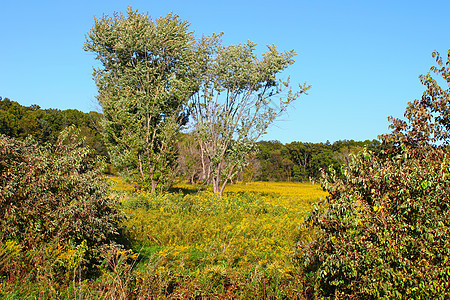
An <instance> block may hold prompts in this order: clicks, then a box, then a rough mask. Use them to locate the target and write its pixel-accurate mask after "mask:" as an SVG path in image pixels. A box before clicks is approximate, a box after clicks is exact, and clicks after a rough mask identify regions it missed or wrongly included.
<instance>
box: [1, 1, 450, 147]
mask: <svg viewBox="0 0 450 300" xmlns="http://www.w3.org/2000/svg"><path fill="white" fill-rule="evenodd" d="M128 6H131V7H132V8H133V9H138V10H139V11H141V12H149V14H150V15H151V17H152V18H154V19H156V18H158V17H160V16H163V15H166V14H167V13H169V12H170V11H173V12H174V13H176V14H178V15H180V17H181V18H182V19H183V20H187V21H189V22H190V23H191V27H190V28H191V30H193V31H194V32H195V34H196V35H197V36H198V37H199V36H201V35H202V34H211V33H213V32H224V38H223V40H224V43H225V44H231V43H232V44H236V43H240V42H246V41H247V40H251V41H254V42H256V43H257V44H258V46H259V48H258V50H260V51H263V50H264V49H265V45H267V44H275V45H277V46H278V48H279V49H281V50H290V49H294V50H295V51H296V52H297V53H298V56H297V57H296V63H295V64H294V65H292V66H291V67H290V68H289V70H288V72H287V73H289V74H290V75H291V80H292V82H304V81H307V82H308V83H310V84H311V85H312V89H311V90H310V93H309V95H308V96H304V97H303V98H301V99H300V100H299V101H298V102H297V103H296V104H295V105H294V107H292V109H290V110H289V112H288V114H286V115H284V116H283V118H282V120H281V121H278V122H276V124H275V125H274V126H272V127H271V128H270V130H269V132H268V134H267V135H265V136H264V138H263V139H265V140H279V141H281V142H291V141H304V142H325V141H327V140H329V141H330V142H334V141H336V140H342V139H354V140H365V139H373V138H376V137H377V135H379V134H381V133H384V132H388V125H389V123H388V122H387V117H388V116H389V115H392V116H396V117H402V116H403V112H404V110H405V107H406V104H407V102H408V101H412V100H414V99H416V98H420V96H421V94H422V92H423V90H424V89H423V87H422V86H421V84H420V82H419V80H418V76H419V75H420V74H423V73H426V72H428V70H429V67H430V66H431V65H432V64H433V59H432V58H431V53H432V51H433V50H435V49H436V50H438V51H440V52H441V54H444V55H445V54H446V52H447V49H448V48H450V40H448V38H449V29H450V18H449V17H448V11H450V1H395V0H390V1H384V0H382V1H380V0H379V1H371V0H366V1H363V0H361V1H345V0H340V1H336V0H329V1H312V0H311V1H301V0H299V1H286V0H277V1H245V0H240V1H235V0H232V1H195V0H192V1H170V0H166V1H151V0H146V1H114V0H108V1H103V0H102V1H95V0H94V1H92V0H91V1H85V0H81V1H46V0H41V1H31V0H30V1H21V0H0V16H1V18H0V20H1V26H0V96H1V97H3V98H6V97H7V98H10V99H11V100H14V101H17V102H19V103H20V104H22V105H26V106H29V105H31V104H38V105H40V106H41V107H42V108H58V109H68V108H74V109H78V110H81V111H84V112H88V111H91V110H99V107H98V104H97V102H96V99H95V95H96V93H97V91H96V87H95V84H94V82H93V80H92V66H93V65H94V64H95V59H94V54H92V53H87V52H84V51H83V49H82V47H83V43H84V41H85V34H86V33H87V32H88V31H89V30H90V28H91V27H92V25H93V22H94V16H97V17H100V16H102V14H108V15H112V14H113V13H114V11H118V12H126V9H127V7H128Z"/></svg>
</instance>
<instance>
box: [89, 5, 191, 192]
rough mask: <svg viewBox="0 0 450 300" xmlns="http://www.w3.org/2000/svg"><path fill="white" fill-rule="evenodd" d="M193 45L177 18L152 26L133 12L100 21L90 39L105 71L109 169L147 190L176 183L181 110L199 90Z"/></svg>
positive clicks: (102, 89)
mask: <svg viewBox="0 0 450 300" xmlns="http://www.w3.org/2000/svg"><path fill="white" fill-rule="evenodd" d="M193 43H194V38H193V36H192V34H191V33H190V32H189V31H188V23H187V22H185V21H181V20H180V19H179V17H178V16H176V15H173V14H168V15H167V16H165V17H162V18H159V19H157V20H156V21H155V22H153V21H152V20H151V19H150V18H149V17H148V15H144V14H140V13H138V12H137V11H133V10H132V9H131V8H130V9H128V13H127V16H124V15H123V14H120V15H119V14H115V15H114V16H113V17H108V16H103V17H102V18H101V19H95V24H94V26H93V27H92V29H91V31H90V32H89V34H88V35H87V41H86V43H85V45H84V49H85V50H86V51H91V52H94V53H96V54H97V59H98V60H100V62H101V63H102V67H101V68H98V69H95V71H94V79H95V82H96V84H97V88H98V93H99V94H98V96H97V98H98V100H99V103H100V105H101V106H102V108H103V114H104V118H103V120H102V124H103V128H104V138H105V142H106V144H107V147H108V151H109V153H110V157H111V162H112V163H113V164H114V166H115V167H116V168H117V169H118V170H119V171H122V172H123V174H125V175H126V176H127V177H128V178H129V179H130V180H131V181H133V182H136V183H138V184H139V185H140V186H141V187H142V188H144V189H146V190H149V189H151V190H152V191H164V190H167V189H168V188H169V187H170V185H171V184H172V181H173V178H174V173H175V172H174V168H175V166H176V150H177V149H176V145H177V144H176V138H177V132H178V130H179V128H180V126H181V125H183V124H184V123H185V122H186V115H185V113H184V112H183V105H184V103H185V102H186V101H187V99H188V98H189V97H190V96H191V95H192V94H193V93H194V92H195V91H196V89H197V84H196V81H195V80H192V78H193V77H194V75H195V74H194V73H195V65H194V61H195V60H194V58H195V57H194V51H193Z"/></svg>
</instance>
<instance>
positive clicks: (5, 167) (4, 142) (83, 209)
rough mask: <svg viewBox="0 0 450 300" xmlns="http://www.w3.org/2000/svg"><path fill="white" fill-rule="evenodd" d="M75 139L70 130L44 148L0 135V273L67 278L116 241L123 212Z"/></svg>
mask: <svg viewBox="0 0 450 300" xmlns="http://www.w3.org/2000/svg"><path fill="white" fill-rule="evenodd" d="M81 144H82V141H80V138H79V133H78V132H77V131H76V129H75V128H74V127H70V128H68V129H67V130H64V131H63V132H62V133H61V135H60V136H59V138H58V140H57V142H56V144H55V145H47V146H45V147H44V146H41V145H39V144H38V143H37V142H35V141H34V140H33V139H31V138H27V139H25V140H23V141H21V140H17V139H14V138H10V137H7V136H4V135H0V228H2V230H1V233H0V252H4V253H5V254H4V255H2V260H1V261H0V277H2V278H3V277H6V278H9V279H10V280H14V278H16V279H17V278H21V277H22V278H29V279H30V280H35V279H39V278H41V277H42V276H43V277H44V278H47V279H48V280H55V282H65V281H67V280H68V279H70V278H73V272H75V271H74V270H75V269H79V272H81V270H82V269H83V268H84V266H89V267H90V268H92V266H93V265H95V264H98V263H99V262H100V261H99V260H101V253H102V252H103V251H105V250H106V249H107V248H108V247H110V245H112V244H111V243H112V242H113V241H114V240H116V239H117V237H118V224H119V222H120V220H121V216H120V214H119V213H118V211H117V210H116V209H115V208H114V202H113V201H112V200H110V199H109V198H108V192H107V185H106V182H105V181H104V180H103V179H102V177H101V171H100V170H101V168H100V167H101V164H100V162H98V161H95V160H94V159H93V158H92V156H90V154H89V153H90V150H89V149H88V148H85V147H82V146H81ZM19 248H20V251H19V252H17V251H15V250H14V249H19ZM11 249H12V250H11ZM3 259H5V260H3ZM92 271H93V269H90V270H86V273H91V272H92ZM84 273H85V271H83V274H84ZM68 274H69V275H70V276H69V275H68Z"/></svg>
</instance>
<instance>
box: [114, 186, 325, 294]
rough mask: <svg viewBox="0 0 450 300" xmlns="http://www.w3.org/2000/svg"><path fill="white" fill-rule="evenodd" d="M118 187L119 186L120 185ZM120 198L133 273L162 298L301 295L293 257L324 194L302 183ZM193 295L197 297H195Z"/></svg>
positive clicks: (298, 273)
mask: <svg viewBox="0 0 450 300" xmlns="http://www.w3.org/2000/svg"><path fill="white" fill-rule="evenodd" d="M119 184H121V183H119ZM175 190H178V191H179V193H167V194H164V195H152V194H147V193H139V194H136V193H135V194H128V193H124V194H122V197H123V198H122V201H121V205H122V209H123V211H124V212H125V214H126V215H128V216H129V217H128V219H127V220H126V221H125V222H124V226H125V228H126V233H127V235H128V237H129V238H130V240H132V241H133V249H134V251H136V252H138V253H139V254H140V258H141V260H140V262H139V264H138V273H140V274H141V275H140V276H144V277H145V276H146V275H143V274H147V275H148V272H149V270H152V271H151V272H153V275H152V276H154V277H155V278H157V280H156V279H155V280H154V281H153V283H149V284H150V285H152V284H153V291H158V293H159V295H160V296H163V295H164V296H168V295H175V294H179V293H182V294H183V293H185V294H186V295H185V296H188V297H191V296H202V297H206V298H209V297H233V298H255V297H256V298H267V297H276V298H283V297H294V296H296V295H298V294H299V293H301V292H300V291H301V290H302V280H301V278H300V270H298V269H297V267H296V266H295V264H294V263H293V259H292V258H293V257H292V254H293V253H294V245H295V241H296V239H297V234H298V225H299V224H300V223H301V222H302V221H303V218H304V217H305V216H306V213H307V212H308V211H309V210H310V209H311V205H312V204H313V203H315V202H316V201H317V200H318V199H319V198H320V197H324V196H325V195H326V194H325V192H323V191H322V189H321V188H320V186H317V185H312V184H307V183H301V184H300V183H268V182H256V183H248V184H235V185H230V186H229V187H227V190H226V192H225V196H224V197H223V198H218V197H216V196H215V195H214V194H213V193H212V192H211V191H209V190H206V191H199V192H197V193H187V194H185V193H182V192H181V191H185V192H186V191H190V192H192V191H194V190H195V187H192V186H190V185H183V184H182V185H178V186H176V187H175ZM195 293H197V295H195Z"/></svg>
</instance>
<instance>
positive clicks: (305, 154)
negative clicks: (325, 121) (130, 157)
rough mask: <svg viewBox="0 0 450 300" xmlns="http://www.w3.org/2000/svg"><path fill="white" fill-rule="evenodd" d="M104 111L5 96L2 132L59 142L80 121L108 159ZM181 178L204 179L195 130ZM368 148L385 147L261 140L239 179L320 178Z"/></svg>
mask: <svg viewBox="0 0 450 300" xmlns="http://www.w3.org/2000/svg"><path fill="white" fill-rule="evenodd" d="M101 117H102V114H101V113H98V112H94V111H91V112H89V113H84V112H81V111H78V110H76V109H68V110H58V109H41V108H40V107H39V106H38V105H31V106H29V107H27V106H22V105H20V104H19V103H17V102H15V101H11V100H10V99H8V98H2V97H0V134H5V135H8V136H10V137H15V138H19V139H25V138H26V137H28V136H32V137H33V138H34V139H35V140H36V141H38V142H39V143H42V144H45V143H54V142H55V141H56V139H57V137H58V134H59V132H60V131H61V130H63V129H64V128H66V127H67V126H70V125H75V126H76V127H77V128H78V129H79V130H80V132H81V135H82V136H83V137H85V144H86V145H88V146H89V147H90V148H92V149H94V150H95V153H97V154H98V155H101V156H104V157H105V158H106V160H107V161H108V152H107V149H106V147H105V145H104V143H103V140H102V134H101V128H100V126H99V125H98V124H99V120H100V118H101ZM180 134H181V135H182V136H181V139H180V142H179V158H178V161H179V169H178V172H179V176H178V177H179V179H180V180H189V181H190V182H191V183H198V182H200V181H201V180H202V178H203V177H204V174H202V168H201V159H200V155H201V154H200V149H199V147H198V146H197V145H196V144H195V141H194V139H193V138H192V136H191V135H190V134H189V133H180ZM364 147H367V148H368V149H369V150H371V151H375V152H376V151H378V150H379V149H380V142H379V141H378V140H366V141H353V140H343V141H336V142H334V143H329V142H326V143H304V142H291V143H287V144H283V143H281V142H279V141H261V142H259V143H258V151H257V152H256V153H254V154H253V155H252V157H251V163H250V164H249V166H248V167H247V168H246V169H245V170H244V172H242V173H241V174H240V175H239V176H238V178H235V180H238V181H314V180H317V179H318V178H319V177H320V174H321V169H327V168H329V167H332V168H335V169H337V170H338V169H339V166H340V165H342V164H346V163H347V162H348V159H349V157H350V154H354V153H357V152H359V151H360V150H362V149H363V148H364Z"/></svg>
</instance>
